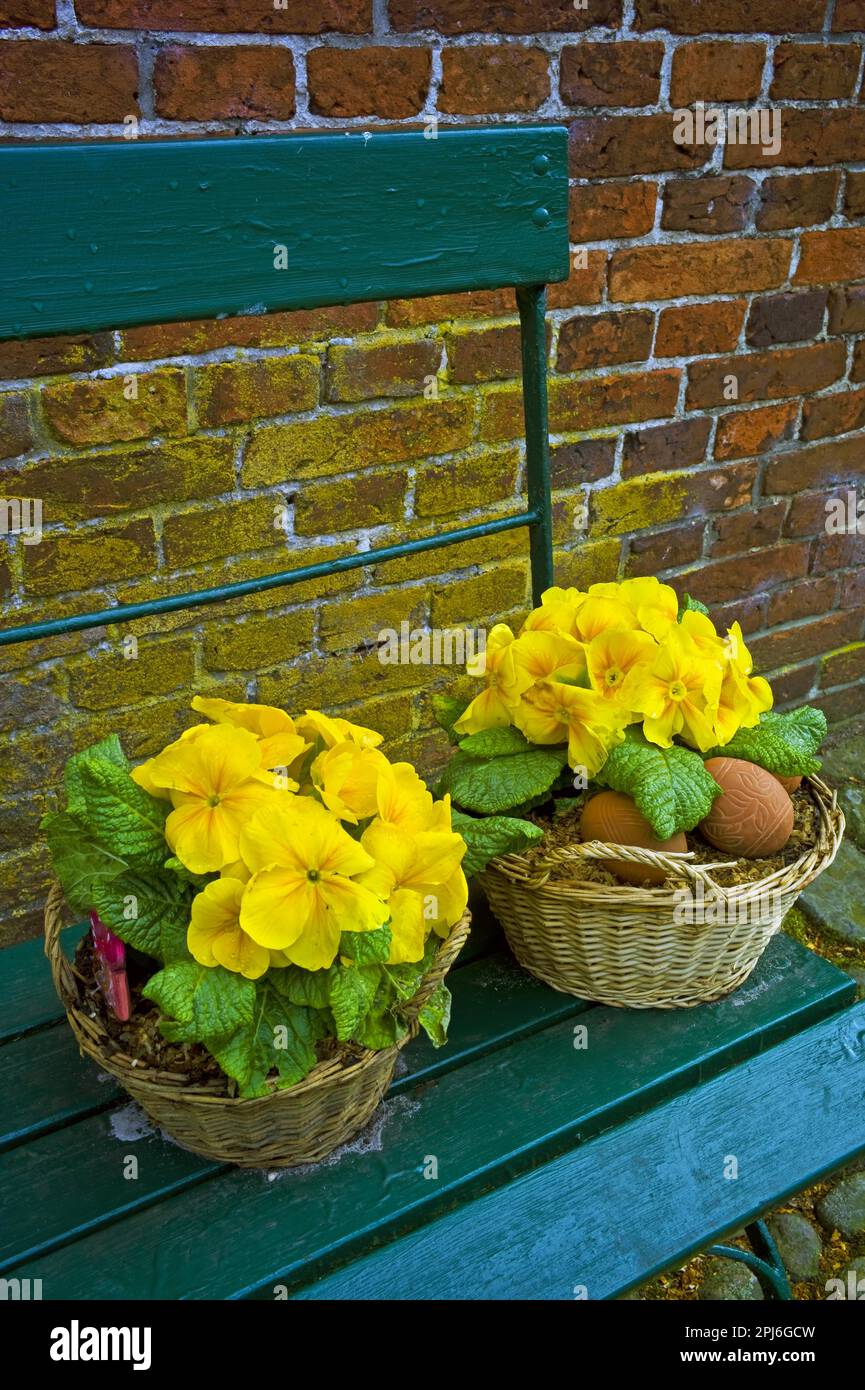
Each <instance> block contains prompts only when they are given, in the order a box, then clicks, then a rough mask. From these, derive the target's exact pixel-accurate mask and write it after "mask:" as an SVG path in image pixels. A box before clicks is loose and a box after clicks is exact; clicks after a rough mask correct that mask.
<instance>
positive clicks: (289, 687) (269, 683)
mask: <svg viewBox="0 0 865 1390" xmlns="http://www.w3.org/2000/svg"><path fill="white" fill-rule="evenodd" d="M415 592H417V591H415ZM370 597H376V598H378V597H380V596H379V595H375V596H370ZM322 611H323V612H324V611H326V610H322ZM419 614H420V616H421V618H422V616H423V607H422V606H421V608H420V609H419ZM403 616H405V615H404V614H403ZM400 621H401V618H400V617H399V616H398V615H397V614H393V613H387V614H386V615H385V619H384V621H381V622H379V623H378V624H377V625H376V626H375V629H374V632H373V637H375V636H376V635H377V633H378V631H379V630H380V629H381V628H382V627H394V626H396V628H397V629H398V628H399V623H400ZM364 636H365V637H366V638H367V639H368V640H369V634H368V632H365V634H364ZM419 672H420V674H421V680H424V679H425V678H426V679H428V677H429V672H428V671H427V670H425V668H423V667H417V666H414V667H412V666H410V665H401V664H397V663H393V664H388V663H387V662H382V661H380V660H379V647H378V644H376V645H375V646H369V645H368V646H366V647H365V648H363V649H361V650H360V651H358V652H345V653H338V654H337V653H327V654H326V655H324V656H319V655H317V654H316V653H310V654H308V655H307V656H305V658H304V659H302V660H300V661H297V662H294V663H292V664H291V665H284V666H280V667H276V668H275V669H274V670H272V671H269V672H267V673H266V674H264V675H262V676H260V677H259V678H258V681H257V683H256V684H257V687H258V699H259V700H261V701H263V702H264V703H265V704H274V705H280V706H282V708H284V709H289V710H292V711H296V712H299V711H301V710H304V709H306V708H309V707H310V706H315V707H317V708H321V709H328V710H329V709H334V708H338V707H339V706H341V705H343V704H345V703H347V702H349V701H354V700H360V699H366V698H369V697H375V696H377V695H386V694H388V693H389V692H392V691H397V690H404V689H406V688H407V687H412V686H415V687H416V686H417V685H418V675H419Z"/></svg>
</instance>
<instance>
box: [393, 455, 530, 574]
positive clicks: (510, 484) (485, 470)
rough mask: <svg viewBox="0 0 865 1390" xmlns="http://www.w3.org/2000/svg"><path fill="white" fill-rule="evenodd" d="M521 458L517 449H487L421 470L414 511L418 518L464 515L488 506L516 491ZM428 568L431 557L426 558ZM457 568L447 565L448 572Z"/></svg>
mask: <svg viewBox="0 0 865 1390" xmlns="http://www.w3.org/2000/svg"><path fill="white" fill-rule="evenodd" d="M519 466H520V455H519V450H517V449H497V450H493V449H484V450H483V451H482V452H481V453H478V454H475V455H474V457H472V458H460V459H454V460H452V461H447V462H443V463H436V464H433V465H432V466H431V467H429V468H423V469H419V470H418V474H417V482H416V486H415V512H416V514H417V515H418V516H419V517H429V516H447V515H449V514H452V513H461V514H464V513H465V512H467V511H468V510H470V509H471V510H474V509H475V508H477V507H486V506H489V505H490V504H491V503H493V502H497V501H501V500H502V499H503V498H505V497H512V496H513V495H514V491H515V489H516V483H517V474H518V470H519ZM426 562H427V565H429V564H430V557H429V556H427V557H426ZM451 568H455V566H453V565H448V569H451Z"/></svg>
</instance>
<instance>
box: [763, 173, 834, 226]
mask: <svg viewBox="0 0 865 1390" xmlns="http://www.w3.org/2000/svg"><path fill="white" fill-rule="evenodd" d="M840 179H841V175H840V173H838V172H836V171H835V170H832V169H827V170H825V171H824V172H822V173H819V174H779V175H778V176H777V177H776V178H768V179H764V180H763V183H762V185H761V187H760V206H759V208H758V209H757V215H756V218H755V224H756V227H757V230H758V231H761V232H781V231H784V230H786V229H787V228H788V227H812V226H814V225H815V224H816V223H818V222H828V221H829V218H830V217H831V216H832V214H833V212H834V211H835V201H836V199H837V197H838V184H839V182H840Z"/></svg>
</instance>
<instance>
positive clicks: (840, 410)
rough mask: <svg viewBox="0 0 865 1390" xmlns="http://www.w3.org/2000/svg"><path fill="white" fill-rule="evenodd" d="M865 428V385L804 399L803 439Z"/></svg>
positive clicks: (820, 437) (818, 437) (846, 432)
mask: <svg viewBox="0 0 865 1390" xmlns="http://www.w3.org/2000/svg"><path fill="white" fill-rule="evenodd" d="M863 428H865V387H862V388H861V389H860V390H858V391H835V392H833V393H832V395H831V396H818V397H816V399H813V400H809V401H806V402H805V406H804V409H803V412H802V432H801V436H800V437H801V438H802V439H824V438H825V437H826V435H830V434H831V435H835V434H849V433H850V431H851V430H861V429H863Z"/></svg>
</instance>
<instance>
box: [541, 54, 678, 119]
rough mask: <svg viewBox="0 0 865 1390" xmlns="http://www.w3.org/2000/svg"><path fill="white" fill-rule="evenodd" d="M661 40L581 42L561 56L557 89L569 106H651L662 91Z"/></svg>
mask: <svg viewBox="0 0 865 1390" xmlns="http://www.w3.org/2000/svg"><path fill="white" fill-rule="evenodd" d="M663 59H664V45H663V44H661V43H629V42H626V41H623V40H619V41H617V42H616V43H582V44H580V45H579V47H570V46H568V47H565V48H563V49H562V55H561V80H560V83H559V90H560V92H561V96H562V101H564V102H566V103H567V104H568V105H569V106H654V105H656V103H657V101H658V96H659V94H660V90H661V63H662V62H663Z"/></svg>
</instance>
